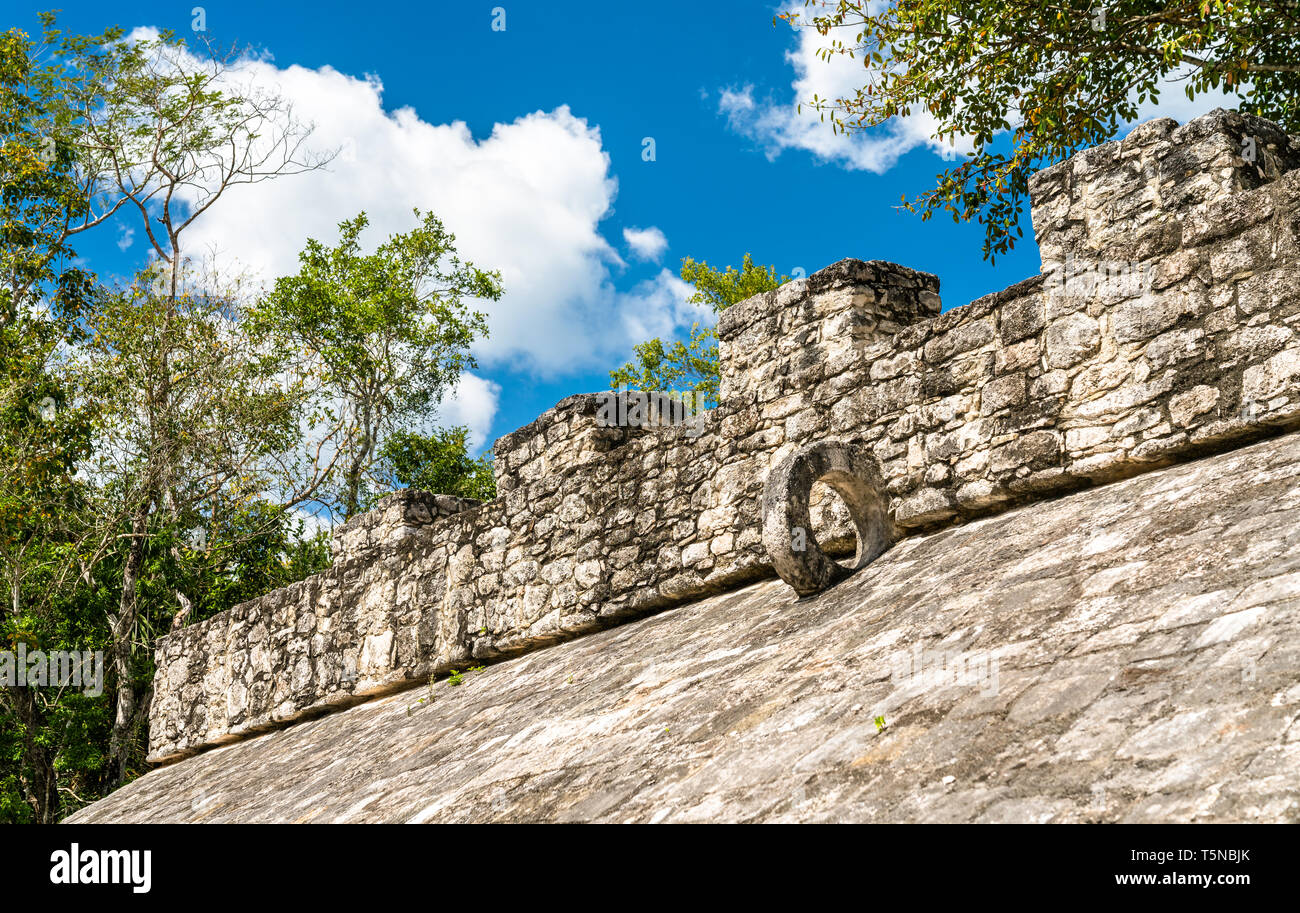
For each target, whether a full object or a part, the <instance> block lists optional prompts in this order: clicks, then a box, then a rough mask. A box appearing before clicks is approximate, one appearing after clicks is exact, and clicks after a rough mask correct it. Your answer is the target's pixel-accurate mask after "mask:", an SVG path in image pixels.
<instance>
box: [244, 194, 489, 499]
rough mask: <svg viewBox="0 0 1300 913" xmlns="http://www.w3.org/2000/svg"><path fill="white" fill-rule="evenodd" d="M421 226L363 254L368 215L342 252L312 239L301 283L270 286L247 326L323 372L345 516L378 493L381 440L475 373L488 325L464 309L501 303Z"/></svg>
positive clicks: (433, 220) (431, 220)
mask: <svg viewBox="0 0 1300 913" xmlns="http://www.w3.org/2000/svg"><path fill="white" fill-rule="evenodd" d="M415 216H416V219H417V220H418V221H419V225H418V226H417V227H416V228H415V229H413V230H412V231H410V232H407V233H406V234H397V235H393V236H392V237H390V238H389V239H388V240H386V241H384V242H383V243H381V244H380V245H379V246H378V248H377V249H376V250H375V252H374V253H370V254H366V253H362V250H361V243H360V238H361V234H362V232H363V231H364V230H365V228H366V226H367V225H368V224H369V222H368V220H367V218H366V215H365V213H361V214H360V215H358V216H357V217H356V218H354V219H351V220H347V221H344V222H342V223H340V224H339V235H340V237H339V242H338V244H336V245H335V246H334V247H326V246H325V245H324V244H322V243H320V242H319V241H317V240H315V239H312V240H309V241H308V242H307V248H306V249H305V250H304V251H303V252H302V253H301V254H300V255H299V261H300V263H301V265H302V268H301V270H300V271H299V273H298V274H297V275H296V276H289V277H285V278H281V279H279V280H277V282H276V284H275V289H274V290H273V291H272V293H271V294H270V295H268V296H267V298H266V299H265V300H264V301H263V302H262V303H261V305H260V306H259V307H258V308H257V310H256V311H255V312H254V313H253V315H252V324H251V325H252V326H253V327H254V329H255V330H256V331H257V332H260V333H261V334H263V335H264V336H265V337H267V338H268V339H270V340H272V341H273V342H274V344H275V345H276V346H278V347H281V348H284V349H287V350H295V351H300V352H302V353H303V354H304V356H305V357H306V358H307V359H309V360H311V361H313V362H314V364H315V368H316V369H317V370H318V372H319V377H320V382H321V385H322V387H321V389H322V392H323V393H324V394H325V395H326V397H327V398H328V399H329V400H330V401H331V402H337V403H339V404H341V405H340V406H339V407H338V408H337V409H336V408H335V407H333V406H328V407H326V415H327V417H328V418H329V419H331V420H336V421H337V422H338V427H339V429H340V432H341V434H340V437H339V438H338V439H337V444H338V446H339V448H340V451H341V452H342V454H343V456H342V460H343V467H342V468H343V473H342V484H341V485H340V486H339V487H338V489H337V491H336V498H337V503H338V505H339V507H340V508H341V509H342V511H343V513H344V514H345V515H347V516H351V515H352V514H354V513H356V512H357V511H358V510H359V509H360V508H361V507H362V506H363V504H364V503H365V500H366V497H367V494H366V490H367V488H368V487H373V486H374V485H376V484H382V480H378V479H375V478H374V477H373V473H372V469H373V467H374V464H375V462H376V457H377V455H378V448H379V446H380V445H381V442H382V440H383V438H384V437H385V436H386V435H387V434H388V433H389V432H391V431H394V430H397V429H399V428H401V427H404V426H406V425H407V424H409V423H410V422H412V421H413V420H415V419H418V418H419V417H421V416H423V415H424V414H426V413H427V412H428V411H430V410H431V408H432V407H433V406H434V405H435V404H436V403H437V401H438V400H439V398H440V397H441V396H442V394H443V393H444V392H445V391H446V390H447V389H448V388H449V387H451V385H453V384H454V383H455V382H456V380H457V378H458V377H459V376H460V373H461V371H463V370H465V369H467V368H470V367H473V366H474V359H473V357H472V356H471V355H470V354H469V346H470V343H471V342H473V340H474V339H475V338H476V337H477V336H479V335H486V333H487V322H486V318H485V316H484V315H483V314H482V313H481V312H478V311H472V310H470V308H469V307H468V305H467V304H466V301H467V299H485V300H493V301H495V300H497V299H498V298H500V297H501V291H502V290H501V281H500V276H499V275H498V274H497V273H493V272H488V271H485V270H481V269H479V268H478V267H476V266H474V265H473V264H472V263H468V262H463V261H461V260H460V258H459V257H458V256H457V255H456V248H455V241H456V238H455V236H454V235H452V234H451V233H450V232H448V231H447V229H446V228H445V227H444V226H443V224H442V222H441V221H439V220H438V218H437V217H436V216H435V215H433V214H432V213H427V214H424V215H421V213H420V212H419V210H416V212H415Z"/></svg>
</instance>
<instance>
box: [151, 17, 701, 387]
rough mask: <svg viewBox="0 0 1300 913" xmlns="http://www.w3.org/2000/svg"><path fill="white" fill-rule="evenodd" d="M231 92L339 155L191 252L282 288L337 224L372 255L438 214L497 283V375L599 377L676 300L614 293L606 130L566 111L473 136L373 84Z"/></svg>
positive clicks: (263, 78) (312, 79) (279, 71)
mask: <svg viewBox="0 0 1300 913" xmlns="http://www.w3.org/2000/svg"><path fill="white" fill-rule="evenodd" d="M146 34H148V32H145V31H143V30H137V33H136V35H137V37H139V36H142V35H146ZM233 79H234V80H236V81H238V82H240V83H245V82H252V83H255V84H256V85H258V86H260V87H263V88H266V89H268V90H271V91H275V92H278V93H279V94H280V95H282V96H283V97H284V98H285V99H286V100H288V101H290V102H291V103H292V104H293V110H294V114H295V116H296V117H297V118H299V119H300V120H302V121H304V122H309V123H312V124H314V127H315V130H314V132H313V134H312V136H311V139H310V145H311V147H312V148H313V149H314V150H317V151H328V150H339V152H340V154H339V155H338V156H337V158H335V160H334V161H333V162H332V163H331V164H330V165H329V166H328V169H327V170H324V171H318V172H311V173H308V174H301V175H291V176H286V177H282V178H280V179H277V180H274V181H269V182H263V183H259V184H256V185H252V186H239V187H235V188H233V189H231V190H230V191H229V192H228V194H227V196H226V197H224V198H223V199H222V200H220V201H219V202H218V203H217V204H216V205H215V206H213V207H212V209H210V210H209V211H208V212H207V213H205V215H204V216H203V217H202V218H201V219H200V220H199V221H197V222H196V223H195V225H194V227H193V228H192V229H191V230H190V236H189V238H188V240H187V246H188V249H189V250H190V251H198V250H208V249H214V250H216V251H218V252H219V253H220V254H221V255H222V256H225V257H228V258H233V259H236V260H238V261H239V262H240V263H241V264H242V265H243V266H245V267H247V268H250V269H251V270H252V271H253V272H255V273H256V274H258V275H260V276H261V277H262V278H263V279H273V278H274V277H276V276H281V275H286V274H290V273H293V272H295V271H296V270H297V254H298V252H299V251H300V250H301V249H302V247H303V245H304V244H305V243H306V241H307V239H308V238H309V237H312V238H316V239H318V240H320V241H322V242H324V243H333V241H334V240H335V239H336V237H337V224H338V222H340V221H341V220H343V219H346V218H350V217H352V216H354V215H356V213H358V212H360V211H362V210H364V211H365V212H366V214H367V215H368V216H369V218H370V228H369V229H368V230H367V235H366V236H365V237H363V238H362V244H363V246H365V247H369V246H373V245H374V244H376V243H378V242H379V241H380V240H382V238H384V237H386V236H388V235H389V234H392V233H395V232H404V231H409V230H410V229H411V228H412V227H414V225H415V224H416V222H415V217H414V215H413V214H412V209H413V208H414V207H419V208H420V209H421V210H431V211H433V212H434V213H436V214H437V215H438V216H439V217H440V218H441V219H442V220H443V222H444V223H445V224H446V225H447V227H448V228H449V229H450V230H451V231H452V232H454V233H455V235H456V244H457V249H458V252H459V253H460V255H461V257H462V258H465V259H469V260H472V261H473V262H474V263H475V264H476V265H478V266H481V267H485V268H490V269H496V270H499V271H500V272H501V275H502V280H503V283H504V285H505V289H506V292H505V295H504V297H503V298H502V300H501V301H499V302H495V303H493V302H482V303H480V304H479V305H478V308H479V309H480V310H483V311H485V312H486V313H487V314H488V324H489V331H490V334H489V336H488V338H487V339H484V340H480V341H478V342H477V343H475V345H474V353H475V355H476V356H477V358H478V360H479V362H480V364H481V365H482V366H483V367H484V368H487V369H492V368H498V367H508V368H512V369H515V370H523V371H527V372H532V373H535V374H538V375H542V376H559V375H564V374H570V373H577V372H579V371H585V370H591V369H593V368H595V369H599V368H605V367H607V366H608V365H609V364H610V363H611V362H612V361H614V360H616V359H617V358H619V357H621V356H622V355H624V354H626V352H627V350H628V349H629V348H630V347H631V345H632V344H633V343H635V342H637V341H639V340H638V339H635V338H631V337H628V336H627V335H626V332H627V328H628V327H630V326H636V325H639V324H641V323H645V322H649V323H654V324H661V323H663V322H664V321H665V320H666V319H668V315H670V314H671V313H674V309H675V308H676V302H675V301H674V299H673V297H672V295H671V294H669V293H668V292H669V291H670V290H671V289H672V288H674V287H673V286H670V285H665V284H664V283H662V282H658V281H656V282H653V283H651V284H649V285H646V284H644V283H643V284H642V285H641V286H638V287H637V288H636V289H633V290H631V291H627V290H624V289H621V288H619V287H618V286H617V285H616V283H615V277H616V274H617V273H618V271H620V270H621V269H622V268H623V267H624V265H625V264H624V263H623V260H622V258H620V257H619V255H618V253H617V252H616V251H615V250H614V248H613V247H612V246H611V245H610V244H609V243H608V242H607V241H606V239H605V238H604V237H603V236H602V235H601V233H600V225H601V222H602V221H603V220H604V219H605V218H606V217H607V216H608V215H609V214H610V212H611V211H612V206H613V202H614V198H615V195H616V193H617V188H618V184H617V181H616V179H615V178H614V176H613V175H612V174H611V173H610V161H609V156H608V155H607V154H606V152H605V151H604V149H603V147H602V142H601V135H600V130H599V128H598V127H596V126H593V125H591V124H589V123H588V122H587V121H586V120H585V119H583V118H581V117H579V116H577V115H575V114H574V113H573V112H572V111H571V110H570V109H569V108H568V107H567V106H564V105H561V106H559V107H556V108H554V109H553V110H550V111H535V112H533V113H531V114H527V115H524V116H521V117H518V118H516V119H515V120H513V121H511V122H509V123H497V124H495V125H494V126H493V127H492V129H491V131H490V133H489V134H488V135H487V136H480V137H476V136H474V135H473V134H471V132H470V130H469V127H468V126H467V125H466V124H465V123H463V122H460V121H455V122H452V123H442V124H434V123H429V122H428V121H425V120H423V119H422V118H421V117H420V115H419V114H418V113H417V112H416V111H415V110H413V109H412V108H409V107H404V108H399V109H397V110H392V111H390V110H387V109H385V107H384V104H383V84H382V82H381V81H380V79H379V78H378V77H376V76H367V77H365V78H358V77H355V76H351V75H347V74H344V73H341V72H339V71H337V70H334V69H332V68H330V67H328V66H326V67H322V68H319V69H309V68H306V67H302V66H297V65H293V66H288V67H284V68H281V67H278V66H276V65H275V63H273V62H272V61H270V60H266V59H254V60H246V61H243V62H242V63H241V64H240V65H239V67H238V69H237V70H236V71H235V73H234V74H233ZM647 231H657V230H654V229H648V230H647ZM650 241H651V238H650V236H648V235H647V236H646V238H645V242H646V243H650ZM634 250H635V248H634ZM653 309H659V313H657V314H649V313H648V311H650V310H653ZM664 309H666V310H664Z"/></svg>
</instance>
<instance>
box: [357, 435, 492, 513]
mask: <svg viewBox="0 0 1300 913" xmlns="http://www.w3.org/2000/svg"><path fill="white" fill-rule="evenodd" d="M467 434H468V429H466V428H462V427H457V428H447V429H442V430H439V431H435V432H434V433H433V434H427V435H426V434H420V433H418V432H414V431H394V432H393V433H392V434H390V435H389V436H388V438H387V439H386V440H385V441H384V443H383V446H382V447H381V448H380V457H381V458H382V459H383V460H384V461H385V462H386V463H387V465H388V467H389V468H390V471H391V472H392V475H393V478H394V479H395V480H396V481H397V482H399V483H400V484H402V485H405V486H406V487H408V488H415V489H418V490H420V491H431V492H433V493H434V494H439V495H454V496H456V497H458V498H475V499H477V500H479V501H490V500H492V499H493V498H495V497H496V494H497V483H496V476H494V475H493V473H492V461H491V460H490V459H489V458H488V457H487V456H486V455H484V456H482V457H479V458H478V459H474V458H472V457H471V456H470V455H469V449H468V447H467V445H466V443H465V439H466V435H467Z"/></svg>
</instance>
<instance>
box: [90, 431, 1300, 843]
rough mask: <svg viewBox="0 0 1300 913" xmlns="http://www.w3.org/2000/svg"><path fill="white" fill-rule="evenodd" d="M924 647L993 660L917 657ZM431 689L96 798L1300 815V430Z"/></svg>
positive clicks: (278, 817)
mask: <svg viewBox="0 0 1300 913" xmlns="http://www.w3.org/2000/svg"><path fill="white" fill-rule="evenodd" d="M918 649H920V650H921V651H923V652H922V654H921V655H922V656H923V657H924V656H925V655H927V654H929V655H935V653H936V651H947V652H948V654H949V656H952V655H957V656H962V657H966V658H967V659H968V660H980V659H981V658H983V661H984V662H985V665H984V666H983V669H984V673H983V675H982V676H981V677H980V678H979V680H978V681H972V680H964V681H962V680H958V681H950V682H948V683H947V684H944V683H942V682H939V683H936V682H935V681H933V680H927V678H926V676H925V675H920V676H918V675H915V674H912V675H908V674H899V670H900V669H905V666H904V665H903V664H902V661H901V660H902V658H906V657H908V656H915V655H916V653H915V651H916V650H918ZM993 658H996V664H993V662H992V659H993ZM977 665H978V663H976V662H971V663H969V664H968V665H967V666H966V667H965V668H967V669H968V670H969V669H970V668H974V667H976V666H977ZM994 670H996V687H992V684H993V676H992V675H991V674H990V673H992V672H993V671H994ZM425 694H426V692H425V691H424V690H423V689H421V690H416V691H408V692H405V693H402V694H397V695H392V696H388V697H385V698H381V699H377V700H374V701H372V702H370V703H365V704H361V705H358V706H356V707H353V708H351V709H348V710H345V711H342V712H339V713H336V714H333V715H330V716H326V717H322V718H320V719H317V720H314V721H308V722H302V723H299V724H297V725H295V726H293V727H292V728H289V729H286V730H283V731H279V732H272V733H268V734H264V735H260V736H257V737H255V738H253V739H250V740H248V741H244V742H240V743H237V744H233V745H228V746H225V747H222V748H218V749H215V750H213V751H210V752H207V753H204V754H200V755H197V756H194V757H191V758H188V759H186V760H184V761H181V762H179V763H177V764H174V765H171V766H168V767H163V768H160V769H158V770H155V771H153V772H151V773H149V774H147V775H146V776H144V777H142V778H141V779H139V780H137V781H135V782H133V783H131V784H129V785H128V786H126V787H124V788H123V789H121V790H119V791H118V792H116V793H114V794H113V795H111V796H109V797H108V798H106V799H103V800H101V801H100V802H98V803H96V804H95V805H93V806H90V807H88V808H86V809H83V810H82V811H81V812H78V813H77V814H76V815H74V816H73V817H72V819H71V820H73V821H81V822H108V821H417V822H419V821H520V820H526V821H536V820H542V821H567V820H609V821H627V820H631V821H718V820H722V821H737V820H764V821H820V820H848V821H959V822H960V821H1295V820H1297V819H1300V797H1298V795H1297V783H1300V436H1298V435H1288V436H1285V437H1281V438H1276V439H1273V440H1269V441H1265V442H1263V443H1259V444H1255V445H1253V446H1251V447H1248V448H1244V449H1240V450H1236V451H1233V452H1231V453H1227V454H1223V455H1220V456H1216V457H1212V458H1208V459H1203V460H1200V461H1197V462H1194V463H1189V464H1185V465H1181V466H1177V467H1173V468H1169V469H1164V470H1160V471H1157V472H1153V473H1149V474H1146V475H1143V476H1139V477H1137V478H1134V479H1131V480H1128V481H1126V482H1121V483H1116V484H1113V485H1109V486H1106V487H1103V488H1098V489H1093V490H1089V491H1085V492H1081V493H1078V494H1075V495H1071V496H1068V497H1065V498H1061V499H1059V500H1055V501H1050V502H1045V503H1040V504H1036V505H1031V506H1029V507H1027V508H1024V509H1020V510H1016V511H1012V512H1009V513H1005V514H1002V515H999V516H996V517H992V518H989V519H985V520H981V521H977V522H974V523H970V524H968V525H964V526H959V527H954V528H951V529H948V530H945V531H943V532H939V533H935V534H931V535H927V536H919V537H915V538H912V539H908V540H905V541H903V542H901V543H899V544H898V545H896V546H895V547H894V548H893V549H892V550H891V551H889V552H888V553H886V554H885V555H883V556H881V557H880V558H879V559H878V560H877V561H875V562H874V563H873V564H872V565H870V566H869V567H867V568H866V569H864V570H863V571H861V572H859V573H858V574H856V575H854V576H853V577H851V578H849V579H848V580H846V581H845V582H843V583H841V584H839V585H838V586H836V587H834V588H832V589H830V590H828V591H826V592H824V593H822V594H821V595H820V596H817V597H814V598H811V599H807V600H803V601H796V600H795V598H794V596H793V594H792V593H791V592H790V590H789V588H788V587H786V586H785V585H784V584H783V583H780V582H779V581H771V582H763V583H758V584H753V585H751V586H748V587H746V588H745V589H742V590H738V591H736V592H734V593H730V594H726V595H722V596H716V597H712V598H708V599H705V600H703V601H700V602H697V603H693V604H690V605H687V606H684V607H680V608H677V609H673V610H670V611H667V612H664V613H662V614H659V615H656V616H653V617H650V618H646V619H643V620H640V621H637V622H633V623H630V624H627V625H624V626H622V627H618V628H614V629H611V630H608V631H604V632H601V633H598V634H594V635H592V636H589V637H586V638H583V639H581V640H576V641H571V642H569V643H565V644H562V645H559V646H556V647H553V648H551V649H548V650H544V651H541V652H538V653H533V654H529V655H527V656H524V657H520V658H517V659H514V660H509V661H506V662H503V663H500V664H498V665H496V666H492V667H489V668H487V669H485V670H483V671H481V672H475V673H472V674H470V675H467V676H466V679H465V683H464V684H463V685H461V686H460V687H450V686H448V685H447V684H446V683H445V682H440V683H438V684H437V686H436V687H435V689H434V700H433V701H432V703H425V704H422V705H416V704H415V701H416V700H417V699H418V698H420V697H422V696H424V695H425ZM413 706H414V707H415V709H413V710H410V709H409V708H412V707H413ZM877 716H881V717H883V718H884V724H885V725H884V729H883V731H878V727H877V725H876V723H875V721H874V718H875V717H877Z"/></svg>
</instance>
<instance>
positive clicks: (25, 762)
mask: <svg viewBox="0 0 1300 913" xmlns="http://www.w3.org/2000/svg"><path fill="white" fill-rule="evenodd" d="M10 694H11V696H12V697H13V707H14V714H15V716H17V717H18V719H19V721H20V722H21V723H22V726H23V757H22V760H21V762H20V768H19V769H20V771H21V772H20V774H19V777H18V779H19V782H20V785H21V787H22V792H23V799H24V800H25V801H26V802H27V804H28V805H29V806H31V809H32V815H33V817H34V819H35V821H36V823H37V824H57V823H58V821H59V780H58V774H57V773H56V772H55V770H54V755H55V752H54V751H53V750H51V749H50V748H49V747H48V746H46V745H42V744H41V743H40V741H39V737H40V735H41V733H42V730H43V729H44V726H43V722H44V721H43V720H42V718H41V717H42V714H41V708H40V705H39V703H38V702H37V696H36V692H35V690H34V689H33V688H32V687H31V686H28V687H25V688H12V689H10Z"/></svg>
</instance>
